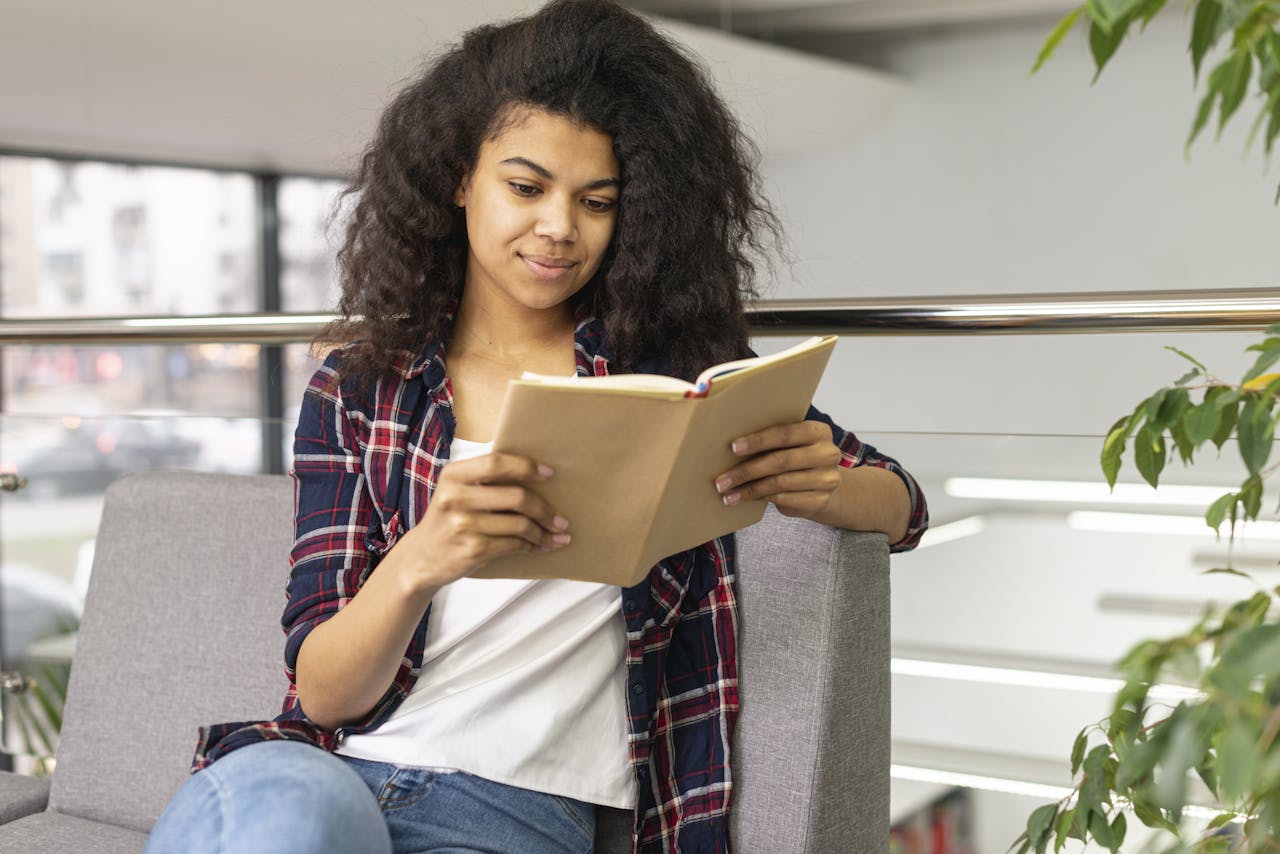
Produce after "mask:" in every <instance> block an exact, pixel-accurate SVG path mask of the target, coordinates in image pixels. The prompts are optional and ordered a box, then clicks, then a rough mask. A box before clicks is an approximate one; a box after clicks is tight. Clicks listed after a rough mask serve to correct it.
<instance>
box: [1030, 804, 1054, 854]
mask: <svg viewBox="0 0 1280 854" xmlns="http://www.w3.org/2000/svg"><path fill="white" fill-rule="evenodd" d="M1057 815H1058V805H1057V804H1045V805H1044V806H1042V807H1038V808H1037V809H1036V810H1035V811H1034V812H1033V813H1031V816H1030V817H1029V818H1028V819H1027V842H1029V843H1031V845H1032V846H1033V847H1035V849H1036V851H1044V849H1045V846H1046V845H1047V844H1048V841H1049V835H1050V834H1051V833H1052V832H1053V820H1054V819H1055V818H1056V817H1057Z"/></svg>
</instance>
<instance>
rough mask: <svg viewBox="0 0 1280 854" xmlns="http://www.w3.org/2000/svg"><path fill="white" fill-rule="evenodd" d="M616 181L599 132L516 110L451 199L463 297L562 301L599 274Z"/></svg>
mask: <svg viewBox="0 0 1280 854" xmlns="http://www.w3.org/2000/svg"><path fill="white" fill-rule="evenodd" d="M620 183H621V182H620V174H619V168H618V160H617V158H616V157H614V154H613V144H612V140H611V139H610V137H609V136H608V135H607V134H605V133H602V132H601V131H598V130H596V129H594V128H589V127H584V126H583V125H580V124H577V123H575V122H574V121H572V120H571V119H568V118H565V117H564V116H560V115H556V114H553V113H549V112H547V111H545V110H541V109H538V108H536V107H519V108H517V112H515V113H514V114H513V115H512V116H511V120H510V121H509V122H508V123H507V125H506V127H505V129H504V130H502V132H501V133H499V134H498V135H497V136H496V137H494V138H492V139H488V140H486V141H485V142H484V143H482V144H481V146H480V153H479V156H478V158H477V159H476V165H475V169H474V170H473V171H472V172H471V173H470V174H469V175H467V176H465V177H464V178H463V181H462V184H461V185H460V186H459V187H458V191H457V194H456V196H455V199H454V201H455V202H456V203H457V204H458V205H461V206H462V207H464V208H465V209H466V221H467V241H468V243H469V251H468V255H467V273H466V288H467V289H468V291H471V294H470V296H471V297H472V298H475V297H477V296H481V295H482V294H483V296H484V297H485V298H493V299H497V300H500V301H504V302H508V303H511V304H513V305H515V306H524V307H526V308H531V309H548V308H553V307H556V306H559V305H561V304H562V303H564V302H565V300H567V299H569V297H571V296H573V295H574V294H575V293H577V292H578V291H579V290H580V289H581V288H582V287H583V286H584V285H586V284H587V282H589V281H590V280H591V277H592V276H593V275H595V272H596V270H598V269H599V268H600V262H601V260H603V258H604V255H605V251H606V250H607V249H608V247H609V241H610V240H611V239H612V237H613V227H614V223H615V222H616V221H617V216H618V214H617V207H618V194H619V190H620ZM477 291H480V292H482V294H481V293H477Z"/></svg>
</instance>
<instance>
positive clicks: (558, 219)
mask: <svg viewBox="0 0 1280 854" xmlns="http://www.w3.org/2000/svg"><path fill="white" fill-rule="evenodd" d="M534 233H535V234H536V235H537V236H538V237H546V238H549V239H551V240H554V241H556V242H557V243H558V242H560V241H565V240H568V241H572V240H575V239H577V236H578V222H577V217H576V212H575V210H574V207H573V202H572V200H569V199H558V198H555V197H553V196H551V195H548V196H546V197H544V202H543V204H541V205H539V206H538V221H537V223H536V224H535V226H534Z"/></svg>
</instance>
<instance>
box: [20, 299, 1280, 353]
mask: <svg viewBox="0 0 1280 854" xmlns="http://www.w3.org/2000/svg"><path fill="white" fill-rule="evenodd" d="M331 320H333V315H329V314H315V313H310V314H303V313H289V312H275V313H263V314H223V315H205V316H197V317H174V316H163V317H161V316H156V317H74V318H68V317H59V318H32V319H12V320H10V319H0V345H4V344H202V343H245V344H288V343H293V342H300V341H310V340H312V339H314V338H315V337H316V336H317V335H319V334H320V332H321V331H322V330H323V329H324V327H325V326H326V325H327V324H328V323H329V322H330V321H331ZM747 320H748V323H749V324H750V326H751V332H752V334H753V335H757V336H787V335H825V334H837V335H965V334H974V333H977V334H982V335H1029V334H1035V335H1043V334H1061V333H1098V332H1154V331H1174V330H1176V331H1182V332H1207V331H1213V330H1237V331H1249V330H1258V329H1262V328H1264V327H1265V326H1267V325H1268V324H1272V323H1280V288H1275V287H1272V288H1242V289H1232V290H1201V291H1109V292H1097V293H1088V292H1086V293H1058V294H1007V295H987V296H967V297H905V298H898V299H883V298H876V299H808V300H761V301H759V302H757V303H753V304H751V305H750V306H748V308H747Z"/></svg>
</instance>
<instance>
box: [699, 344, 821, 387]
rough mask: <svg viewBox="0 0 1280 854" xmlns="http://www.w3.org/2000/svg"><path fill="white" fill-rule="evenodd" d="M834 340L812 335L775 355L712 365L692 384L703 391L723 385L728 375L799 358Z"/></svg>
mask: <svg viewBox="0 0 1280 854" xmlns="http://www.w3.org/2000/svg"><path fill="white" fill-rule="evenodd" d="M835 339H836V336H834V335H825V336H823V335H814V336H812V337H811V338H807V339H805V340H804V341H801V342H800V343H799V344H796V345H795V346H793V347H788V348H787V349H785V350H779V351H778V352H777V353H770V354H769V355H767V356H752V357H750V358H747V359H736V360H734V361H732V362H722V363H721V364H719V365H712V366H711V367H709V368H707V369H706V370H705V371H703V372H702V373H700V374H698V378H697V380H696V381H695V382H694V385H695V386H697V387H698V388H699V389H705V388H707V387H712V388H714V386H715V380H716V379H720V380H721V382H722V383H723V382H724V379H726V378H727V375H728V374H731V373H735V372H742V371H745V370H747V369H750V370H755V369H757V368H758V367H763V366H764V365H768V364H772V363H773V362H781V361H786V360H789V359H795V358H799V357H800V356H801V355H802V354H804V353H807V352H808V351H810V350H812V349H814V348H817V347H821V346H823V345H824V344H825V343H826V342H827V341H828V340H832V341H834V340H835ZM722 375H723V377H722Z"/></svg>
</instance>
